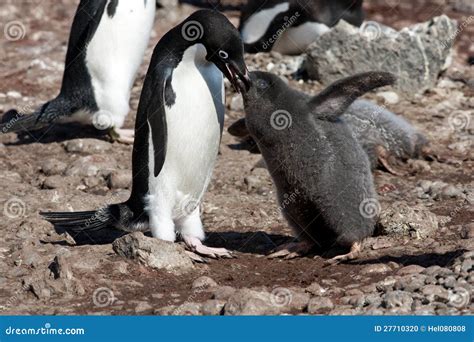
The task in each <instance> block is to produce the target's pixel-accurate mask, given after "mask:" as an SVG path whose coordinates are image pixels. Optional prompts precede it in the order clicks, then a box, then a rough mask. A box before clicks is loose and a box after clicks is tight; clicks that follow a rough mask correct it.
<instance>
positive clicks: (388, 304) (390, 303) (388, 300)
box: [382, 291, 413, 311]
mask: <svg viewBox="0 0 474 342" xmlns="http://www.w3.org/2000/svg"><path fill="white" fill-rule="evenodd" d="M412 304H413V298H412V296H411V294H410V293H409V292H405V291H391V292H388V293H386V294H385V295H384V296H383V298H382V306H383V307H384V308H386V309H397V308H400V309H404V310H407V311H410V310H411V306H412Z"/></svg>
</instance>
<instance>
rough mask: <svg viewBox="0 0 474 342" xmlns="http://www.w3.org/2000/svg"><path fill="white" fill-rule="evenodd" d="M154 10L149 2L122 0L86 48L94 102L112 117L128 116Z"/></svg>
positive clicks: (107, 12)
mask: <svg viewBox="0 0 474 342" xmlns="http://www.w3.org/2000/svg"><path fill="white" fill-rule="evenodd" d="M155 6H156V3H155V1H150V0H147V1H137V0H120V1H118V2H117V3H116V4H115V7H113V6H112V2H111V3H109V5H107V6H106V8H105V10H104V13H103V15H102V17H101V20H100V23H99V25H98V27H97V29H96V31H95V33H94V35H93V37H92V39H91V41H90V42H89V44H88V45H87V51H86V66H87V69H88V71H89V74H90V76H91V81H92V86H93V90H94V95H95V100H96V102H97V105H98V107H99V108H100V109H101V110H105V111H108V112H110V114H111V116H112V117H115V116H123V117H125V115H126V114H127V113H128V109H129V107H128V101H129V96H130V90H131V87H132V85H133V81H134V79H135V75H136V73H137V71H138V68H139V67H140V64H141V62H142V59H143V55H144V53H145V50H146V47H147V46H148V41H149V38H150V34H151V29H152V27H153V21H154V17H155ZM114 124H116V126H117V125H118V126H121V123H120V122H114Z"/></svg>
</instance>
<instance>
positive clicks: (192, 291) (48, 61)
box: [0, 0, 474, 315]
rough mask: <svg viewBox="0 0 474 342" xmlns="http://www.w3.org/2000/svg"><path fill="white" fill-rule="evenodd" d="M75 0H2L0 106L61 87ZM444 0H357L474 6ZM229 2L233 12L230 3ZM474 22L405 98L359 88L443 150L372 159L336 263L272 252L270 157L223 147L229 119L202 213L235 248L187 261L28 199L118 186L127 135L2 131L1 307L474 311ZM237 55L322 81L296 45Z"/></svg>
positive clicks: (234, 108)
mask: <svg viewBox="0 0 474 342" xmlns="http://www.w3.org/2000/svg"><path fill="white" fill-rule="evenodd" d="M223 2H224V1H223ZM461 2H462V1H459V3H461ZM76 3H77V1H67V0H63V1H52V0H43V1H41V0H36V1H28V2H22V3H21V4H19V3H17V2H13V1H12V2H8V1H7V2H3V3H2V5H1V6H0V22H1V23H2V28H3V27H4V26H5V25H6V24H7V23H11V22H15V21H16V22H17V24H18V25H17V26H18V27H19V28H20V33H19V34H20V35H19V36H18V39H10V40H6V39H5V38H6V37H5V36H2V40H1V41H0V44H1V47H0V54H1V57H2V58H1V59H0V61H1V62H0V79H1V80H2V82H1V84H0V114H1V113H3V112H5V111H6V110H8V109H10V108H11V107H16V108H20V109H22V110H24V111H27V110H28V109H32V108H35V107H37V106H39V105H40V104H41V103H42V102H44V101H45V100H48V99H49V98H51V97H53V96H55V95H56V93H57V90H58V87H59V85H60V81H61V75H62V69H63V59H64V55H65V52H66V42H67V36H68V30H69V26H70V24H71V20H72V15H73V13H74V9H75V6H76ZM233 3H236V2H235V1H234V2H233ZM392 3H393V4H392ZM451 3H452V2H451V1H440V0H437V1H420V2H418V1H417V2H416V4H414V2H412V1H388V0H387V1H367V10H368V16H369V19H371V20H377V21H381V22H383V23H384V24H387V25H392V26H395V27H396V28H397V29H400V28H402V27H403V26H405V25H408V24H412V23H414V22H417V21H425V20H427V19H429V18H431V17H432V16H435V15H438V14H441V13H446V14H448V15H449V16H450V17H453V18H456V19H458V20H459V21H462V20H466V18H467V17H469V15H472V13H471V14H470V13H469V12H467V11H468V10H469V8H467V7H469V4H468V2H466V4H467V5H466V6H467V7H461V8H459V7H456V8H454V6H453V5H452V4H451ZM390 4H392V5H393V6H392V5H390ZM391 6H392V7H391ZM193 9H194V8H193V7H191V6H184V7H182V8H181V9H179V10H176V11H172V12H167V13H164V12H160V13H159V14H158V17H157V22H156V25H155V31H154V34H153V38H152V42H151V43H150V48H149V50H148V52H147V56H146V60H147V62H148V60H149V57H150V54H151V50H152V47H153V46H154V44H156V42H157V41H158V39H159V38H160V37H161V36H162V34H163V33H164V32H166V30H168V29H169V28H170V27H172V25H174V24H175V23H177V22H178V21H179V20H180V19H181V18H182V17H184V16H185V15H186V14H188V13H190V12H191V11H192V10H193ZM228 13H229V16H230V17H231V19H232V20H233V22H234V23H236V24H237V22H238V17H237V16H236V12H232V11H231V12H228ZM2 32H4V30H3V29H2ZM472 37H474V34H473V24H472V23H471V24H470V25H468V26H467V27H466V28H465V29H464V30H462V31H461V32H460V33H459V36H458V39H457V42H456V46H455V53H454V58H453V63H452V65H451V66H450V68H449V69H448V70H447V71H446V72H445V73H443V75H442V76H441V78H440V79H439V81H438V83H437V85H436V87H435V88H433V89H432V90H430V91H428V92H426V93H425V94H423V95H417V96H415V97H414V98H412V99H410V100H407V99H404V98H403V97H395V99H394V97H393V96H390V98H389V99H387V94H386V93H380V92H379V93H373V94H370V95H368V96H367V98H369V99H371V100H373V101H375V102H377V103H379V104H383V103H384V101H386V102H385V104H386V106H387V107H388V108H389V109H390V110H392V111H394V112H396V113H397V114H400V115H403V116H404V117H406V118H408V119H409V120H410V121H411V122H412V123H413V124H414V125H415V126H416V127H418V128H419V129H420V130H421V131H422V132H423V133H424V134H426V136H427V137H429V139H430V141H431V146H432V148H433V150H435V151H436V152H437V154H439V155H440V156H441V158H439V160H437V161H425V160H417V161H409V162H408V163H406V164H404V165H402V166H401V167H402V168H404V170H405V171H406V172H407V173H408V175H407V176H405V177H396V176H393V175H391V174H388V173H386V172H383V171H379V170H377V171H376V172H375V181H376V186H377V189H378V192H379V196H380V197H379V200H380V204H381V213H380V214H381V219H380V222H381V223H380V225H379V235H378V236H376V237H373V238H370V239H368V240H367V241H366V242H365V244H364V251H363V252H362V254H361V256H360V257H359V258H358V259H357V260H355V261H352V262H347V263H342V264H338V265H332V266H326V264H325V257H326V255H324V254H323V255H316V256H315V257H314V258H313V257H304V258H298V259H293V260H280V259H276V260H275V259H272V260H269V259H267V258H266V254H268V253H269V252H270V251H271V250H272V249H273V248H275V246H277V245H279V244H281V243H284V242H288V241H291V240H292V232H291V230H290V229H289V228H288V226H287V224H286V223H285V221H284V220H283V219H282V217H281V215H280V213H279V210H278V208H277V205H276V202H275V191H274V188H273V186H272V184H271V181H270V178H269V176H268V174H267V171H266V170H265V169H261V168H257V169H255V170H253V171H252V167H253V166H254V164H255V163H256V162H257V161H258V160H259V157H258V156H257V155H252V154H250V153H248V152H246V151H235V150H232V149H230V148H229V147H228V145H230V144H235V143H236V141H235V140H234V139H233V138H232V137H231V136H230V135H229V134H228V133H226V132H225V133H224V137H223V143H222V147H221V153H220V156H219V160H218V163H217V167H216V170H215V172H214V177H213V180H212V184H211V186H210V189H209V191H208V193H207V195H206V197H205V201H204V204H203V218H204V224H205V226H206V230H207V232H208V233H209V237H208V240H207V244H209V245H212V246H219V247H226V248H228V249H230V250H232V251H233V252H234V253H235V256H236V258H235V259H225V260H208V262H207V263H194V264H193V263H192V262H191V261H190V260H189V259H188V258H187V256H186V254H185V253H184V251H183V249H182V248H181V247H180V246H178V247H176V246H175V245H169V244H166V243H164V242H160V241H157V240H153V239H151V238H149V237H147V236H144V235H143V234H141V233H140V234H133V235H130V236H127V237H121V238H119V239H118V240H116V241H115V242H114V243H112V240H113V239H115V238H116V236H111V235H110V236H107V237H100V238H99V237H92V238H93V242H91V241H87V240H86V239H79V238H78V237H76V239H73V238H72V237H71V236H68V235H65V234H62V235H61V234H57V233H56V232H55V231H54V229H53V227H52V225H50V224H49V223H47V222H45V221H44V220H42V219H41V218H40V216H39V215H38V212H39V211H40V210H55V211H58V210H59V211H61V210H91V209H95V208H99V207H102V206H103V205H104V204H107V203H114V202H120V201H122V200H124V199H126V198H127V196H128V194H129V191H130V180H131V171H130V169H131V160H130V155H131V146H127V145H122V144H118V143H111V142H110V141H109V140H108V139H107V138H106V137H105V136H100V135H97V133H95V132H94V130H93V129H88V128H80V127H66V128H65V127H58V126H56V127H53V128H52V129H51V130H48V131H46V132H45V131H42V132H38V133H37V134H34V135H29V134H27V135H24V136H17V135H16V134H8V135H1V136H0V170H1V172H0V183H1V184H2V187H3V188H2V191H1V193H0V205H1V208H0V209H1V212H2V214H1V215H2V220H1V222H0V230H1V234H0V313H1V314H191V315H199V314H213V315H217V314H226V315H237V314H281V313H289V314H304V313H309V314H338V315H339V314H350V315H351V314H440V315H441V314H442V315H457V314H472V312H473V308H474V306H473V304H472V300H471V298H473V297H472V295H473V293H474V292H473V291H474V278H473V267H474V252H473V249H474V223H473V206H472V204H473V199H474V197H473V187H472V186H473V177H472V170H473V157H474V156H473V150H472V134H473V126H472V121H470V119H472V113H473V111H474V97H473V95H474V88H473V80H474V70H473V69H474V68H473V67H472V66H471V67H470V66H469V65H468V64H467V63H466V60H467V56H468V53H469V51H470V49H472V45H473V42H472V41H470V39H472ZM10 38H11V37H10ZM247 60H248V63H249V65H250V67H251V68H252V69H256V68H260V69H266V70H271V71H274V72H278V73H280V74H283V75H286V76H288V78H289V80H290V83H291V84H292V85H294V86H296V87H299V88H300V89H303V90H305V91H307V92H313V93H315V92H317V91H319V90H320V89H322V86H321V85H320V84H318V83H317V82H314V81H308V82H303V81H301V80H295V79H293V78H292V77H291V76H290V75H291V73H292V72H293V71H295V70H296V68H297V65H298V60H297V59H296V60H295V59H291V58H282V57H281V56H278V55H276V54H272V55H258V56H256V57H252V56H249V57H248V59H247ZM282 61H283V62H284V63H283V62H282ZM146 64H147V63H144V65H143V67H142V69H141V72H140V77H139V78H138V79H137V82H136V84H135V87H134V89H133V95H132V110H131V113H130V115H129V117H128V120H127V127H133V120H134V116H135V111H136V107H137V103H138V97H139V94H140V86H141V84H142V81H143V77H144V73H145V72H146V68H147V65H146ZM227 95H228V96H227V97H228V98H227V100H228V104H229V111H228V112H227V116H228V117H227V120H226V127H227V126H228V125H229V124H231V123H232V122H233V121H234V120H235V119H237V118H240V117H241V116H242V115H243V112H242V105H241V102H240V100H239V98H238V97H236V95H235V94H233V93H232V91H231V90H230V89H228V94H227ZM392 95H393V94H392ZM459 113H461V114H459ZM466 117H467V118H468V119H469V120H467V122H466V121H465V120H464V121H463V120H459V118H466ZM78 137H79V138H78ZM165 251H166V253H165ZM165 258H167V259H165Z"/></svg>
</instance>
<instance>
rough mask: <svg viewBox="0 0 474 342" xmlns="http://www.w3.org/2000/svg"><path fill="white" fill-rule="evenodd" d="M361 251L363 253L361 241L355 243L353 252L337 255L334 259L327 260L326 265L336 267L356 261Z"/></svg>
mask: <svg viewBox="0 0 474 342" xmlns="http://www.w3.org/2000/svg"><path fill="white" fill-rule="evenodd" d="M361 251H362V243H361V242H359V241H357V242H354V243H353V244H352V246H351V250H350V252H349V253H347V254H342V255H337V256H335V257H334V258H331V259H329V260H327V261H326V265H336V264H338V263H340V262H342V261H348V260H354V259H356V258H357V257H358V256H359V254H360V252H361Z"/></svg>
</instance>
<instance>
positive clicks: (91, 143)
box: [64, 139, 112, 153]
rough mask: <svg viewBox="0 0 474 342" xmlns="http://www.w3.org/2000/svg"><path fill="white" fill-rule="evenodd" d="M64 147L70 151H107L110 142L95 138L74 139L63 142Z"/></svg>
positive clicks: (109, 147) (110, 146)
mask: <svg viewBox="0 0 474 342" xmlns="http://www.w3.org/2000/svg"><path fill="white" fill-rule="evenodd" d="M64 148H65V149H66V151H67V152H70V153H83V152H85V153H100V152H106V151H109V150H110V149H111V148H112V144H111V143H108V142H106V141H102V140H97V139H74V140H69V141H67V142H65V143H64Z"/></svg>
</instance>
